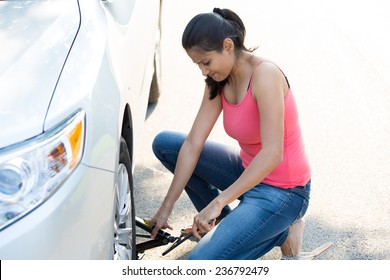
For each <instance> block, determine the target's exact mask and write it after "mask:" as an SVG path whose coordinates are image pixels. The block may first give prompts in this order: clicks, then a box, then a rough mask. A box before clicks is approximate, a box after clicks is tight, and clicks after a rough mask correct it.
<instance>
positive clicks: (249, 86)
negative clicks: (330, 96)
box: [247, 60, 290, 90]
mask: <svg viewBox="0 0 390 280" xmlns="http://www.w3.org/2000/svg"><path fill="white" fill-rule="evenodd" d="M263 62H265V61H264V60H261V61H259V62H257V63H256V65H255V67H254V68H253V72H252V75H251V78H250V80H249V84H248V88H247V90H249V89H252V77H253V73H254V72H255V71H256V69H257V67H259V66H260V64H262V63H263ZM269 62H270V63H272V64H274V65H275V66H276V67H278V69H279V71H280V72H281V73H282V74H283V76H284V78H285V79H286V82H287V86H288V88H290V83H289V81H288V79H287V76H286V75H285V74H284V72H283V70H282V69H280V67H279V66H278V65H276V64H275V63H273V62H271V61H269Z"/></svg>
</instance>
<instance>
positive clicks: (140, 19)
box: [0, 0, 161, 259]
mask: <svg viewBox="0 0 390 280" xmlns="http://www.w3.org/2000/svg"><path fill="white" fill-rule="evenodd" d="M160 5H161V3H160V0H107V1H102V0H34V1H22V0H20V1H0V42H1V43H0V129H1V133H0V259H135V258H136V252H135V249H134V248H135V247H134V246H135V236H134V234H135V233H134V232H135V231H134V230H133V229H134V212H133V210H134V203H133V195H132V189H133V183H132V171H133V167H134V162H135V161H136V158H137V153H138V150H139V147H140V141H141V140H142V139H141V136H142V127H143V124H144V121H145V115H146V110H147V105H148V101H149V102H150V101H156V98H157V97H158V80H159V79H158V77H159V71H158V70H159V63H158V62H159V55H158V54H159V52H158V50H159V45H158V43H159V36H160V32H159V31H160V29H159V18H160Z"/></svg>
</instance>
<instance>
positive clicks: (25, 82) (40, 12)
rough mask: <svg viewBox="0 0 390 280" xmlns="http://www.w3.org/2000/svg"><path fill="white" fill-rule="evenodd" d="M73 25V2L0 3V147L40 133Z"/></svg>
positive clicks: (74, 30)
mask: <svg viewBox="0 0 390 280" xmlns="http://www.w3.org/2000/svg"><path fill="white" fill-rule="evenodd" d="M79 25H80V14H79V8H78V3H77V0H45V1H39V0H36V1H0V42H1V44H0V128H1V133H0V148H3V147H6V146H9V145H12V144H14V143H18V142H21V141H24V140H26V139H29V138H31V137H34V136H36V135H38V134H41V133H42V132H43V127H44V121H45V116H46V113H47V110H48V108H49V106H50V101H51V99H52V96H53V94H54V92H55V87H56V84H57V81H58V79H59V77H60V75H61V69H62V67H63V65H64V63H65V61H66V58H67V55H68V53H69V51H70V49H71V47H72V43H73V41H74V39H75V37H76V34H77V31H78V28H79Z"/></svg>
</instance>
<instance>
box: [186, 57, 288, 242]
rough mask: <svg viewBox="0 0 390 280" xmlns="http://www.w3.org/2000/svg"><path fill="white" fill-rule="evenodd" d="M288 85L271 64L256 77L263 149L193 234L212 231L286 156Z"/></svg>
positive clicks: (204, 214)
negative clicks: (232, 205) (215, 222)
mask: <svg viewBox="0 0 390 280" xmlns="http://www.w3.org/2000/svg"><path fill="white" fill-rule="evenodd" d="M285 92H287V85H286V82H285V79H284V76H283V74H282V73H281V72H280V70H279V69H278V68H277V67H276V66H274V65H273V64H271V63H263V64H262V65H260V66H259V67H258V68H257V69H256V71H255V73H254V75H253V78H252V94H253V97H254V98H255V100H256V102H257V105H258V109H259V113H260V135H261V144H262V149H261V151H260V152H259V153H258V154H257V155H256V156H255V158H254V159H253V160H252V162H251V163H250V164H249V165H248V167H247V168H246V169H245V171H244V172H243V174H242V175H241V176H240V177H239V178H238V179H237V180H236V181H235V182H234V183H233V184H232V185H231V186H230V187H229V188H227V189H226V190H225V191H223V192H222V193H221V194H220V195H219V196H218V197H217V198H215V199H214V200H213V201H212V202H211V203H210V204H209V205H208V206H207V207H206V208H205V209H203V210H202V211H201V212H200V213H199V214H198V215H197V216H196V217H195V219H194V225H193V234H194V235H195V236H196V237H198V238H199V235H198V232H207V231H209V230H211V228H212V227H213V224H210V221H213V220H214V219H215V218H216V217H218V216H219V214H220V212H221V210H222V208H223V207H224V206H226V205H228V204H229V203H231V202H233V201H234V200H235V199H237V198H238V197H240V196H241V195H242V194H244V193H245V192H247V191H248V190H250V189H251V188H253V187H254V186H255V185H257V184H258V183H260V182H261V181H263V179H264V178H265V177H266V176H267V175H268V174H269V173H270V172H271V171H272V170H274V169H275V168H276V167H277V166H278V165H279V164H280V163H281V161H282V159H283V141H284V96H285Z"/></svg>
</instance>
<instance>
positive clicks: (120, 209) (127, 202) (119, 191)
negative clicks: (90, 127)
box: [114, 137, 136, 260]
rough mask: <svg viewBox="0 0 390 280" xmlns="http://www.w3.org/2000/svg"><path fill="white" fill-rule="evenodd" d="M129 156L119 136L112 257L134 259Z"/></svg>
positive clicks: (123, 141)
mask: <svg viewBox="0 0 390 280" xmlns="http://www.w3.org/2000/svg"><path fill="white" fill-rule="evenodd" d="M131 170H132V168H131V158H130V154H129V150H128V148H127V144H126V141H125V139H124V138H123V137H122V138H121V143H120V155H119V167H118V172H117V184H116V186H115V192H116V193H115V206H114V207H115V217H114V259H116V260H128V259H136V249H135V214H134V198H133V177H132V171H131Z"/></svg>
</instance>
